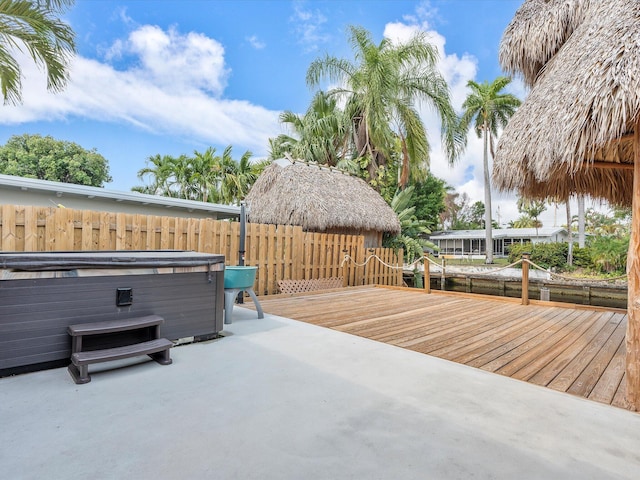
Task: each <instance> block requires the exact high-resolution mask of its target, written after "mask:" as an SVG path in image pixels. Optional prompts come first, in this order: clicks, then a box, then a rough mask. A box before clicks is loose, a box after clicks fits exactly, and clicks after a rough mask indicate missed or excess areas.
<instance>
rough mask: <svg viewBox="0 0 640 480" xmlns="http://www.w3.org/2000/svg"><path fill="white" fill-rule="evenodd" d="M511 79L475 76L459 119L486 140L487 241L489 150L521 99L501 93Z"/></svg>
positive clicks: (489, 259) (488, 226) (488, 254)
mask: <svg viewBox="0 0 640 480" xmlns="http://www.w3.org/2000/svg"><path fill="white" fill-rule="evenodd" d="M509 83H511V79H510V78H507V77H498V78H496V79H495V80H494V81H493V82H491V83H489V82H487V81H484V82H482V83H477V82H474V81H473V80H471V81H469V82H468V83H467V86H468V87H469V88H470V89H471V92H470V93H469V95H468V96H467V99H466V100H465V101H464V103H463V104H462V108H463V109H464V113H463V114H462V118H461V120H460V123H461V126H462V128H463V129H464V130H465V131H467V130H468V129H469V127H473V130H474V131H475V132H476V134H477V135H478V138H482V139H483V142H484V155H483V164H484V205H485V225H486V243H485V244H486V245H487V246H488V247H490V246H491V245H493V235H492V232H491V227H492V223H493V222H492V218H491V178H490V175H489V151H490V152H491V157H492V158H493V155H494V142H495V139H496V138H497V136H498V131H499V130H500V129H501V128H504V126H505V125H506V124H507V122H508V121H509V118H511V116H512V115H513V114H514V113H515V111H516V109H517V108H518V106H520V100H518V98H517V97H515V96H514V95H512V94H510V93H501V92H502V90H503V89H504V88H505V87H506V86H507V85H509ZM486 257H487V260H486V261H487V263H493V250H492V248H487V251H486Z"/></svg>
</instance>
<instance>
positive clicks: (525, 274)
mask: <svg viewBox="0 0 640 480" xmlns="http://www.w3.org/2000/svg"><path fill="white" fill-rule="evenodd" d="M522 305H529V254H528V253H523V254H522Z"/></svg>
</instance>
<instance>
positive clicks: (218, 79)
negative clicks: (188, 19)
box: [127, 25, 228, 95]
mask: <svg viewBox="0 0 640 480" xmlns="http://www.w3.org/2000/svg"><path fill="white" fill-rule="evenodd" d="M127 48H128V51H129V52H130V53H131V54H133V55H136V56H137V57H138V58H139V59H140V62H141V66H140V68H138V69H137V70H136V73H137V74H138V75H140V76H141V77H143V78H144V77H146V78H147V79H149V80H150V81H152V82H153V83H155V84H158V85H164V86H165V87H171V88H193V87H195V88H198V89H204V90H206V91H208V92H211V93H213V94H214V95H220V94H221V93H222V92H223V91H224V88H225V86H226V83H227V77H228V70H227V69H226V68H225V64H224V47H223V46H222V45H221V44H220V43H219V42H217V41H216V40H214V39H212V38H209V37H207V36H205V35H203V34H200V33H195V32H189V33H187V34H186V35H181V34H180V33H179V32H177V31H176V30H175V29H174V28H170V29H169V31H164V30H162V29H161V28H160V27H157V26H152V25H144V26H142V27H140V28H138V29H137V30H134V31H133V32H132V33H131V34H130V35H129V41H128V45H127Z"/></svg>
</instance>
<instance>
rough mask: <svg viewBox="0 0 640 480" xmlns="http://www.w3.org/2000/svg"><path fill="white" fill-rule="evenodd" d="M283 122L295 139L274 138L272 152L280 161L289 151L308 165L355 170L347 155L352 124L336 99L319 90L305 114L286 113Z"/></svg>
mask: <svg viewBox="0 0 640 480" xmlns="http://www.w3.org/2000/svg"><path fill="white" fill-rule="evenodd" d="M280 122H281V123H283V124H286V125H287V126H288V127H289V128H290V130H291V133H292V134H293V136H291V135H279V136H278V137H277V138H276V139H275V141H274V142H275V147H276V148H275V149H273V150H274V153H276V154H277V155H278V157H277V158H281V157H282V156H283V155H284V153H285V152H286V153H289V154H291V156H293V157H294V158H299V159H302V160H305V161H308V162H317V163H320V164H322V165H329V166H331V167H340V168H345V169H347V170H352V169H353V168H349V167H353V163H354V162H349V161H350V158H349V156H348V155H347V152H348V150H349V147H350V140H351V139H350V136H349V129H348V124H349V121H348V120H347V118H346V116H345V114H344V112H343V111H342V110H341V109H340V108H339V107H338V106H337V102H336V98H335V97H332V96H330V95H329V94H327V93H326V92H323V91H322V90H320V91H318V92H317V93H316V94H315V95H314V97H313V99H312V100H311V104H310V105H309V108H308V109H307V111H306V112H305V114H304V115H297V114H295V113H293V112H291V111H289V110H287V111H285V112H283V113H282V114H280ZM275 159H276V158H275V157H273V158H272V160H275Z"/></svg>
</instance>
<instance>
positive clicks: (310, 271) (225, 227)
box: [0, 205, 402, 295]
mask: <svg viewBox="0 0 640 480" xmlns="http://www.w3.org/2000/svg"><path fill="white" fill-rule="evenodd" d="M0 228H1V230H0V231H1V236H0V238H1V241H2V245H1V247H2V250H3V251H7V252H51V251H70V250H71V251H78V250H83V251H86V250H167V249H175V250H193V251H198V252H205V253H219V254H222V255H224V256H225V262H226V264H227V265H237V264H238V249H239V246H240V244H239V238H240V236H239V234H240V224H239V223H238V222H229V221H225V220H212V219H196V218H178V217H164V216H162V217H160V216H154V215H137V214H125V213H112V212H94V211H90V210H74V209H68V208H56V207H32V206H16V205H2V206H1V208H0ZM245 250H246V253H245V264H246V265H257V266H258V267H259V268H258V276H257V279H256V285H255V292H256V293H257V294H258V295H268V294H273V293H277V281H278V280H309V279H317V278H328V277H344V278H345V279H346V282H345V284H346V285H349V286H353V285H365V284H382V285H402V269H401V268H392V267H389V266H385V265H384V264H383V263H382V262H380V261H377V260H376V259H372V261H370V262H368V263H367V264H366V265H365V266H359V265H358V264H360V265H361V264H363V263H364V262H365V259H366V258H368V256H370V255H377V256H378V257H379V258H380V259H382V260H383V261H384V263H387V264H388V265H392V266H395V267H401V266H402V263H401V261H402V252H397V253H396V252H394V251H393V250H392V249H388V248H378V249H370V248H365V247H364V237H363V236H360V235H337V234H326V233H313V232H304V231H303V230H302V228H301V227H292V226H281V225H279V226H276V225H261V224H254V223H249V224H247V236H246V245H245ZM345 255H349V257H350V258H351V259H353V261H347V262H343V259H344V257H345Z"/></svg>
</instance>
